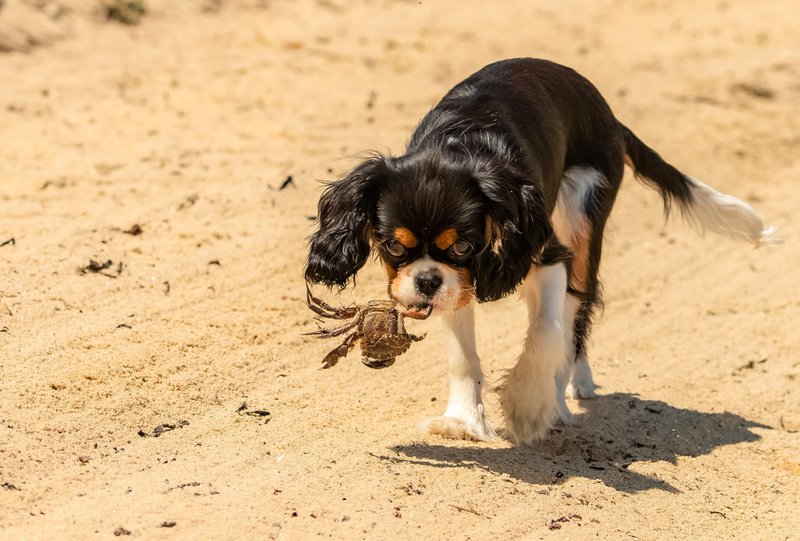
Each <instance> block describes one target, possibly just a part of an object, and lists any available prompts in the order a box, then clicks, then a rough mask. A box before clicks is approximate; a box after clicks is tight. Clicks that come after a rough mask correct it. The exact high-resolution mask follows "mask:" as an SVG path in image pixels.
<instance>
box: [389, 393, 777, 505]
mask: <svg viewBox="0 0 800 541" xmlns="http://www.w3.org/2000/svg"><path fill="white" fill-rule="evenodd" d="M581 405H582V406H583V407H585V408H586V412H585V413H583V414H580V415H578V416H577V418H576V423H575V424H574V425H571V426H558V427H557V428H555V429H553V430H552V431H551V434H550V435H549V436H548V437H547V438H546V439H545V441H543V442H541V443H537V444H535V445H534V446H532V447H512V448H500V449H497V448H489V447H481V446H479V445H472V446H466V447H464V446H459V445H457V444H455V445H447V444H427V443H414V444H409V445H398V446H394V447H392V450H394V451H396V452H397V455H395V456H391V457H390V456H382V457H379V458H381V459H383V460H389V461H393V462H411V463H415V464H421V465H426V466H431V467H436V468H479V469H484V470H487V471H490V472H493V473H496V474H507V475H508V476H509V477H511V478H514V479H517V480H520V481H523V482H525V483H530V484H557V483H560V482H563V481H564V480H566V479H568V478H570V477H577V476H579V477H585V478H590V479H598V480H600V481H602V482H603V483H604V484H606V485H607V486H610V487H613V488H615V489H617V490H620V491H623V492H638V491H641V490H648V489H654V488H655V489H661V490H665V491H669V492H679V491H678V489H676V488H675V487H673V486H672V485H670V484H669V483H668V482H667V481H665V480H663V479H659V478H658V477H655V476H651V475H647V474H643V473H637V472H635V471H633V470H632V469H631V468H630V466H632V465H633V466H634V468H635V464H636V463H641V462H656V461H667V462H670V463H672V464H676V463H677V460H678V457H697V456H701V455H704V454H707V453H709V452H711V451H712V450H713V449H714V448H716V447H719V446H721V445H733V444H737V443H742V442H753V441H757V440H759V439H760V438H761V437H760V436H759V435H758V434H756V433H754V432H752V430H751V429H753V428H766V429H768V428H771V427H769V426H766V425H762V424H758V423H755V422H752V421H748V420H747V419H744V418H742V417H740V416H738V415H735V414H733V413H727V412H725V413H703V412H699V411H694V410H690V409H681V408H676V407H673V406H670V405H669V404H666V403H664V402H660V401H656V400H641V399H639V398H638V397H636V396H634V395H631V394H625V393H614V394H609V395H602V396H599V397H598V398H595V399H592V400H584V401H581Z"/></svg>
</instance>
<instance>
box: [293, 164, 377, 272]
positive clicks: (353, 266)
mask: <svg viewBox="0 0 800 541" xmlns="http://www.w3.org/2000/svg"><path fill="white" fill-rule="evenodd" d="M385 175H386V161H385V158H384V157H382V156H376V157H374V158H371V159H369V160H367V161H365V162H363V163H361V164H360V165H359V166H357V167H356V168H355V169H353V170H352V171H351V172H350V174H349V175H347V176H346V177H345V178H343V179H342V180H339V181H338V182H334V183H332V184H330V185H329V186H328V187H327V188H326V189H325V191H324V192H323V194H322V197H320V200H319V208H318V212H317V217H318V220H319V229H317V231H316V232H315V233H314V234H313V235H311V238H310V240H309V252H308V260H307V261H306V271H305V275H306V280H308V281H309V282H313V283H323V284H325V285H326V286H329V287H330V286H339V287H345V286H346V285H347V281H348V280H349V279H350V278H351V277H352V276H353V275H354V274H355V273H356V272H357V271H358V270H359V269H360V268H361V267H363V266H364V263H366V261H367V257H368V256H369V252H370V235H371V229H372V225H373V219H374V215H375V205H376V203H377V197H378V189H379V185H380V184H381V180H382V179H383V178H384V177H385Z"/></svg>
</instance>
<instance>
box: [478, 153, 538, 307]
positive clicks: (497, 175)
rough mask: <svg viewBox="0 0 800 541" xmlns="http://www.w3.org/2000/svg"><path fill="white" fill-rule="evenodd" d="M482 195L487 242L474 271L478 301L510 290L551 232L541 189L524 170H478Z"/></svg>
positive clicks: (521, 276) (513, 287) (510, 291)
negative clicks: (532, 182)
mask: <svg viewBox="0 0 800 541" xmlns="http://www.w3.org/2000/svg"><path fill="white" fill-rule="evenodd" d="M477 182H478V186H479V188H480V190H481V192H482V193H483V195H484V197H485V200H486V246H485V247H484V249H483V251H482V252H481V253H480V254H478V256H476V257H475V259H474V263H473V268H472V274H473V276H474V277H475V286H476V291H475V295H476V297H477V299H478V302H487V301H494V300H497V299H500V298H502V297H505V296H506V295H508V294H509V293H513V292H514V290H516V288H517V286H519V285H520V284H521V283H522V280H524V279H525V276H526V275H527V274H528V271H530V269H531V266H532V265H534V264H538V259H539V257H540V255H541V253H542V250H543V248H544V246H545V244H546V243H547V241H548V239H549V238H550V237H551V236H552V235H553V228H552V225H551V223H550V218H549V217H548V215H547V211H546V210H545V206H544V200H543V196H542V193H541V191H540V190H539V189H538V188H537V187H536V186H534V185H533V184H531V183H530V180H528V179H527V178H525V176H524V175H522V174H520V173H518V172H516V171H514V170H512V169H509V168H501V169H499V171H497V172H488V173H484V174H479V175H477Z"/></svg>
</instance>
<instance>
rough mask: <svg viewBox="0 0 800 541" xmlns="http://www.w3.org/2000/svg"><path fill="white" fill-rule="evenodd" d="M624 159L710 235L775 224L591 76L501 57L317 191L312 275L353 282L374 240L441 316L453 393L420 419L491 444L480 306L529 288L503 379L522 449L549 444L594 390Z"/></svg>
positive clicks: (386, 261)
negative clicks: (654, 138)
mask: <svg viewBox="0 0 800 541" xmlns="http://www.w3.org/2000/svg"><path fill="white" fill-rule="evenodd" d="M625 165H628V166H629V167H630V168H631V169H633V171H634V173H635V176H636V178H638V179H639V180H641V181H643V182H644V183H645V184H646V185H648V186H650V187H652V188H655V189H657V190H658V191H659V192H660V193H661V197H662V198H663V201H664V210H665V213H666V214H667V215H668V214H669V212H670V208H671V206H672V205H673V204H676V205H677V206H678V207H679V209H680V211H681V213H682V214H683V216H684V217H685V218H686V219H688V220H689V221H690V222H691V223H693V224H694V225H696V226H697V227H698V228H699V229H700V230H708V231H712V232H715V233H720V234H723V235H727V236H729V237H733V238H736V239H741V240H744V241H748V242H751V243H754V244H755V245H759V244H762V243H766V242H770V241H773V240H775V238H774V228H769V229H765V228H764V225H763V223H762V220H761V218H760V217H759V216H758V214H756V212H755V211H754V210H753V209H752V208H751V207H750V206H749V205H747V204H746V203H744V202H743V201H741V200H739V199H737V198H735V197H732V196H730V195H726V194H722V193H719V192H717V191H716V190H714V189H713V188H711V187H710V186H708V185H706V184H704V183H703V182H701V181H699V180H697V179H695V178H692V177H690V176H687V175H685V174H683V173H681V172H680V171H678V170H677V169H676V168H675V167H673V166H672V165H670V164H669V163H667V162H666V161H665V160H664V159H662V158H661V156H659V154H658V153H656V152H655V151H654V150H653V149H651V148H650V147H648V146H647V145H646V144H644V143H643V142H642V141H641V140H640V139H639V138H638V137H637V136H636V135H634V133H633V132H632V131H631V130H630V129H628V128H627V127H626V126H624V125H623V124H622V123H621V122H620V121H619V120H617V119H616V118H615V117H614V114H613V113H612V111H611V109H610V107H609V106H608V104H607V103H606V101H605V99H604V98H603V97H602V96H601V94H600V92H599V91H598V90H597V88H595V86H594V85H593V84H592V83H591V82H589V81H588V80H587V79H586V78H584V77H583V76H581V75H579V74H578V73H577V72H575V71H574V70H572V69H570V68H567V67H565V66H561V65H559V64H556V63H553V62H550V61H547V60H541V59H532V58H517V59H510V60H503V61H499V62H496V63H493V64H490V65H488V66H486V67H484V68H483V69H481V70H480V71H478V72H476V73H474V74H473V75H471V76H470V77H468V78H467V79H465V80H464V81H462V82H461V83H459V84H457V85H456V86H455V87H454V88H453V89H452V90H450V91H449V92H448V93H447V94H446V95H445V96H444V98H442V100H441V101H440V102H439V103H438V104H437V105H436V106H435V107H434V108H433V109H432V110H431V111H430V112H429V113H428V114H427V115H426V116H425V117H424V118H423V119H422V121H421V123H420V124H419V126H418V127H417V129H416V130H415V131H414V133H413V135H412V136H411V139H410V141H409V143H408V145H407V148H406V151H405V153H404V154H403V155H401V156H384V155H380V154H376V155H373V156H371V157H369V158H368V159H366V160H364V161H363V162H362V163H360V164H359V165H358V166H357V167H355V168H354V169H353V170H352V171H351V172H350V173H349V174H348V175H346V176H345V177H344V178H343V179H342V180H339V181H337V182H334V183H331V184H330V185H328V186H327V188H326V189H325V191H324V192H323V194H322V196H321V197H320V200H319V208H318V229H317V230H316V231H315V232H314V233H313V234H312V235H311V237H310V239H309V253H308V258H307V261H306V266H305V278H306V280H307V281H308V282H310V283H321V284H324V285H326V286H328V287H333V286H338V287H340V288H344V287H346V285H347V284H348V282H349V281H350V279H351V278H353V277H354V275H355V274H356V273H357V271H358V270H359V269H360V268H361V267H362V266H363V265H364V263H365V262H366V261H367V258H368V256H369V255H370V253H371V252H372V251H373V249H374V250H375V251H376V252H377V256H378V257H379V259H380V260H381V261H382V262H383V265H384V266H385V268H386V272H387V274H388V291H389V295H390V296H391V297H392V298H393V299H394V300H396V301H397V302H398V303H400V304H402V305H404V306H406V307H409V308H410V309H418V310H422V309H427V308H430V307H432V310H433V313H438V314H440V315H441V317H442V319H443V321H444V327H445V331H446V339H447V352H448V365H449V384H450V390H449V397H448V402H447V408H446V410H445V412H444V415H442V416H441V417H435V418H433V419H429V420H428V421H426V422H425V423H424V425H423V428H424V429H425V430H427V431H428V432H429V433H432V434H440V435H443V436H447V437H451V438H464V439H472V440H488V439H492V438H494V437H496V432H495V429H494V428H493V427H492V425H491V424H490V423H489V422H488V420H487V419H486V416H485V412H484V406H483V401H482V390H483V387H484V376H483V373H482V371H481V366H480V359H479V358H478V354H477V353H476V347H475V332H474V327H475V324H474V305H475V304H476V302H477V303H482V302H488V301H494V300H497V299H500V298H502V297H505V296H506V295H508V294H510V293H512V292H514V291H519V292H520V294H521V297H522V299H523V300H524V301H525V303H526V304H527V307H528V314H529V324H528V330H527V335H526V338H525V342H524V344H523V347H522V353H521V354H520V356H519V357H518V358H517V361H516V364H515V365H514V367H513V368H511V369H510V370H509V371H508V372H507V374H506V375H505V376H504V377H503V379H502V381H501V382H500V383H499V384H498V387H497V391H498V393H499V399H500V404H501V405H502V409H503V416H504V420H505V428H506V432H507V434H508V436H510V438H511V439H512V440H513V442H515V443H516V444H530V443H532V442H534V441H536V440H538V439H541V438H542V437H543V436H544V435H545V434H546V433H547V430H548V429H549V428H550V427H551V426H552V425H553V423H554V422H555V421H556V420H558V419H559V418H560V419H561V420H562V421H564V422H565V423H569V422H571V421H572V415H571V413H570V411H569V409H568V407H567V404H566V401H565V396H566V393H567V392H568V387H571V393H572V395H573V396H574V397H576V398H590V397H593V396H595V388H596V387H595V384H594V381H593V378H592V371H591V368H590V366H589V361H588V357H587V351H586V342H587V338H588V336H589V333H590V330H591V324H592V317H593V315H594V312H595V309H596V308H597V306H598V304H599V303H600V301H601V299H600V283H599V281H598V267H599V265H600V257H601V253H602V245H603V230H604V227H605V225H606V220H607V219H608V216H609V214H610V212H611V208H612V206H613V205H614V200H615V198H616V195H617V191H618V190H619V187H620V184H621V182H622V177H623V172H624V168H625Z"/></svg>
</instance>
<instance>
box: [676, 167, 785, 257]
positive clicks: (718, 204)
mask: <svg viewBox="0 0 800 541" xmlns="http://www.w3.org/2000/svg"><path fill="white" fill-rule="evenodd" d="M689 182H690V183H691V184H692V187H691V192H692V204H691V206H690V207H689V212H688V213H687V218H688V221H689V223H691V224H692V225H693V226H695V227H696V228H697V229H699V230H700V231H701V232H702V231H712V232H714V233H719V234H720V235H725V236H728V237H731V238H734V239H739V240H744V241H750V242H752V243H753V244H755V245H756V246H759V245H761V244H774V243H777V242H780V239H779V238H778V237H777V235H776V233H777V228H775V227H774V226H773V227H768V228H764V222H763V221H761V217H759V215H758V214H757V213H756V211H755V210H754V209H753V207H751V206H750V205H748V204H747V203H745V202H744V201H742V200H741V199H738V198H736V197H733V196H732V195H728V194H724V193H720V192H718V191H716V190H715V189H714V188H712V187H711V186H709V185H708V184H705V183H703V182H701V181H699V180H697V179H696V178H692V177H689Z"/></svg>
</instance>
